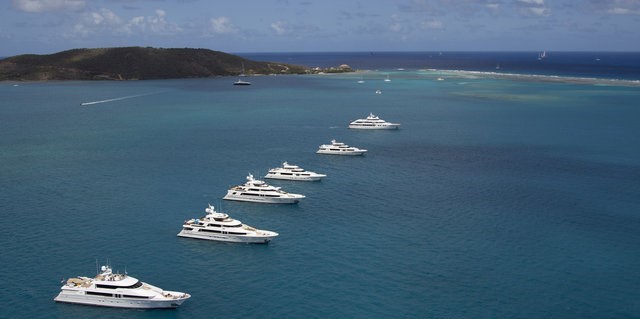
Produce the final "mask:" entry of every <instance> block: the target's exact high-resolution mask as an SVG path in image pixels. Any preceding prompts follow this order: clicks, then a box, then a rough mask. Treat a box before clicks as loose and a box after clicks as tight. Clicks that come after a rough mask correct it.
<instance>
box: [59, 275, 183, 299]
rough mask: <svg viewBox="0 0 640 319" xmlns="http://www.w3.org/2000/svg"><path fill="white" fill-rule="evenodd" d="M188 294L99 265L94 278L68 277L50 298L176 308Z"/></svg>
mask: <svg viewBox="0 0 640 319" xmlns="http://www.w3.org/2000/svg"><path fill="white" fill-rule="evenodd" d="M190 297H191V295H189V294H187V293H184V292H177V291H167V290H162V289H160V288H158V287H156V286H152V285H150V284H147V283H145V282H142V281H140V280H138V279H136V278H134V277H131V276H129V275H127V274H126V272H125V274H118V273H113V271H112V270H111V267H110V266H102V268H101V272H100V273H99V274H98V275H97V276H96V277H94V278H89V277H75V278H70V279H68V280H67V282H66V283H65V284H64V286H62V288H61V291H60V293H59V294H58V296H56V297H55V298H54V299H53V300H55V301H57V302H67V303H76V304H84V305H92V306H104V307H119V308H176V307H178V306H180V305H181V304H182V303H183V302H184V301H185V300H187V299H189V298H190Z"/></svg>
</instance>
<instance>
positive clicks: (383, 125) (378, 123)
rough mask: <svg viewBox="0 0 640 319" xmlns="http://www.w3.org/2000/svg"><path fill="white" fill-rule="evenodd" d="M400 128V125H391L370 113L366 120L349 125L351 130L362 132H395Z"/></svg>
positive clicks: (358, 120) (359, 120)
mask: <svg viewBox="0 0 640 319" xmlns="http://www.w3.org/2000/svg"><path fill="white" fill-rule="evenodd" d="M398 127H400V124H398V123H389V122H387V121H385V120H383V119H381V118H379V117H378V116H376V115H373V113H369V116H367V118H365V119H357V120H355V121H353V122H351V123H349V128H353V129H361V130H395V129H398Z"/></svg>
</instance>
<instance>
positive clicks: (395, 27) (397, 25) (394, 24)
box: [389, 14, 403, 32]
mask: <svg viewBox="0 0 640 319" xmlns="http://www.w3.org/2000/svg"><path fill="white" fill-rule="evenodd" d="M402 22H403V21H402V19H401V18H400V16H398V15H397V14H392V15H391V24H389V30H391V31H393V32H400V31H402V29H403V26H402Z"/></svg>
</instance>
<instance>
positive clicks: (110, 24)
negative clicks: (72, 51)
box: [66, 8, 182, 37]
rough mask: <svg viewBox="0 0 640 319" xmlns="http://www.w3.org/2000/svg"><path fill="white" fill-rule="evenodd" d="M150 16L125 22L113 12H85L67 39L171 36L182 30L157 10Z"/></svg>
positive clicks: (104, 10)
mask: <svg viewBox="0 0 640 319" xmlns="http://www.w3.org/2000/svg"><path fill="white" fill-rule="evenodd" d="M154 13H155V14H154V15H151V16H147V17H144V16H137V17H133V18H131V19H130V20H129V21H125V20H124V19H122V18H120V17H119V16H118V15H116V14H115V13H114V12H113V11H111V10H109V9H106V8H101V9H99V10H97V11H93V12H87V13H85V14H83V15H82V18H81V21H80V22H78V23H76V24H75V25H74V27H73V30H72V31H71V34H67V35H66V36H67V37H73V36H79V37H87V36H90V35H95V34H110V35H133V34H136V33H138V34H140V33H143V34H159V35H172V34H176V33H179V32H180V31H182V29H181V28H180V27H179V26H177V25H176V24H174V23H171V22H169V21H167V19H166V16H167V13H166V11H164V10H161V9H157V10H155V12H154Z"/></svg>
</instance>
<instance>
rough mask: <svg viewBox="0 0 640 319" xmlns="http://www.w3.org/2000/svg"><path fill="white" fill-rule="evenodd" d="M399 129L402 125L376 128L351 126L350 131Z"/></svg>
mask: <svg viewBox="0 0 640 319" xmlns="http://www.w3.org/2000/svg"><path fill="white" fill-rule="evenodd" d="M399 127H400V124H397V125H396V124H391V125H374V126H363V125H349V128H350V129H356V130H397V129H398V128H399Z"/></svg>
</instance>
